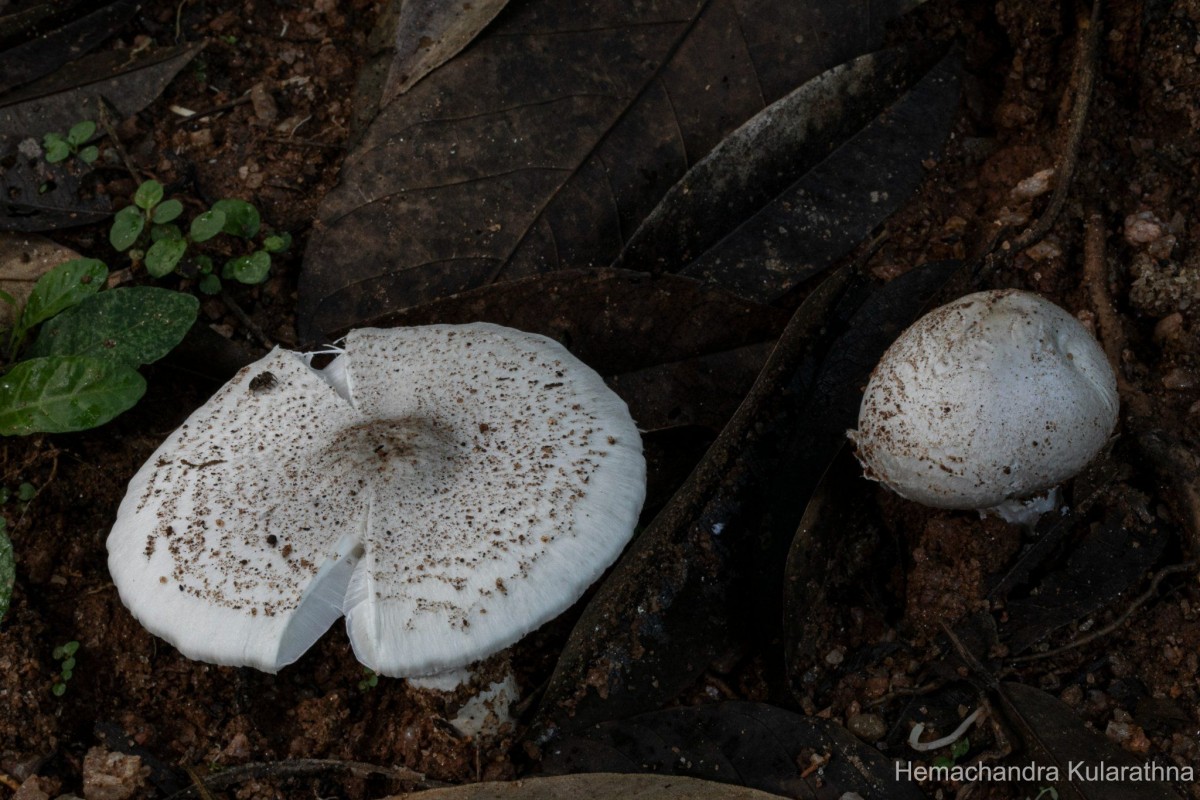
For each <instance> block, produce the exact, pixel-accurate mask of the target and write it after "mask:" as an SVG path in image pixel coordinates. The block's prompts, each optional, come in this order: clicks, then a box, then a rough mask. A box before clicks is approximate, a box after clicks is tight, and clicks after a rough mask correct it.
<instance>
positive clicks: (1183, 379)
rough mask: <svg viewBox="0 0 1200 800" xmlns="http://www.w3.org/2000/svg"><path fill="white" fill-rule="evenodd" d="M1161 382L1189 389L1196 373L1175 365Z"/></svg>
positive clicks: (1169, 386) (1193, 383) (1169, 385)
mask: <svg viewBox="0 0 1200 800" xmlns="http://www.w3.org/2000/svg"><path fill="white" fill-rule="evenodd" d="M1162 384H1163V387H1164V388H1166V389H1172V390H1175V391H1179V390H1181V389H1191V388H1192V387H1194V386H1195V385H1196V374H1195V373H1194V372H1192V371H1191V370H1190V369H1184V368H1183V367H1175V368H1174V369H1172V370H1171V371H1170V372H1168V373H1167V374H1166V375H1163V377H1162ZM1177 662H1178V660H1177ZM1177 662H1176V663H1177Z"/></svg>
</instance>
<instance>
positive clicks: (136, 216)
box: [108, 206, 146, 251]
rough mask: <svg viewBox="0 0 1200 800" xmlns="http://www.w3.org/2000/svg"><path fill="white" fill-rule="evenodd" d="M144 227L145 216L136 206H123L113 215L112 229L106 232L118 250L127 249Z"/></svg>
mask: <svg viewBox="0 0 1200 800" xmlns="http://www.w3.org/2000/svg"><path fill="white" fill-rule="evenodd" d="M145 227H146V217H145V215H144V214H142V211H141V209H140V208H138V207H137V206H125V208H122V209H121V210H120V211H118V212H117V214H116V216H114V217H113V225H112V230H110V231H109V232H108V241H109V242H111V243H112V246H113V247H115V248H116V249H118V250H121V251H124V250H128V249H129V248H130V247H132V246H133V243H134V242H136V241H137V238H138V237H139V236H141V235H142V229H143V228H145Z"/></svg>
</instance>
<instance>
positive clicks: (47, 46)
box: [0, 0, 138, 121]
mask: <svg viewBox="0 0 1200 800" xmlns="http://www.w3.org/2000/svg"><path fill="white" fill-rule="evenodd" d="M137 9H138V3H137V1H136V0H116V2H113V3H109V4H108V5H105V6H101V7H100V8H98V9H95V10H94V11H91V12H90V13H78V16H74V17H68V18H67V19H65V20H64V21H63V24H62V25H60V26H58V27H56V28H54V29H53V30H50V31H46V32H45V33H43V34H41V35H37V36H34V37H32V38H30V39H28V40H27V41H24V42H22V43H20V44H17V45H15V46H12V47H9V48H6V49H5V50H4V51H3V52H0V94H2V93H4V92H7V91H9V90H11V89H14V88H16V87H17V86H21V85H22V84H26V83H29V82H30V81H34V80H37V79H38V78H40V77H42V76H43V75H49V74H50V73H51V72H53V71H54V70H56V69H58V68H59V67H61V66H62V65H63V64H65V63H67V62H68V61H70V60H71V59H75V58H79V57H80V56H81V55H83V54H84V53H86V52H88V51H90V50H92V49H94V48H95V47H98V46H99V45H100V44H101V43H102V42H104V41H105V40H107V39H108V38H110V37H112V36H114V35H115V34H116V33H117V31H119V30H120V29H121V28H122V27H124V25H125V23H127V22H128V21H129V20H130V19H132V17H133V14H134V12H136V11H137ZM31 32H32V31H31ZM76 121H78V120H76Z"/></svg>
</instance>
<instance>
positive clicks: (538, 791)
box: [384, 774, 774, 800]
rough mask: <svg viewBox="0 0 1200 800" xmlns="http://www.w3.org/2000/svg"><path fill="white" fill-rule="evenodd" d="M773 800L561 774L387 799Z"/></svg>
mask: <svg viewBox="0 0 1200 800" xmlns="http://www.w3.org/2000/svg"><path fill="white" fill-rule="evenodd" d="M563 797H587V798H590V800H773V798H774V795H769V794H765V793H763V792H759V791H755V790H754V789H746V788H744V787H741V786H728V785H726V784H722V783H711V782H709V781H701V780H697V779H695V778H679V777H669V778H668V777H662V776H659V775H607V774H594V775H561V776H557V777H553V778H526V779H524V780H520V781H516V782H514V783H471V784H467V785H466V786H454V787H452V788H449V789H429V790H427V791H424V792H412V793H410V794H403V795H393V796H391V797H385V798H384V800H410V799H411V800H560V798H563Z"/></svg>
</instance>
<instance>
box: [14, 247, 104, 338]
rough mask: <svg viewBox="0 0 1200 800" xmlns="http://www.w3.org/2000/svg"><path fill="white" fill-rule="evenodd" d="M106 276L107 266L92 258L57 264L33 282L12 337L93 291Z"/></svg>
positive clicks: (97, 288) (90, 294) (79, 300)
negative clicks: (31, 290)
mask: <svg viewBox="0 0 1200 800" xmlns="http://www.w3.org/2000/svg"><path fill="white" fill-rule="evenodd" d="M107 279H108V267H106V266H104V262H103V261H97V260H96V259H94V258H76V259H73V260H71V261H65V262H63V263H62V264H59V265H58V266H57V267H55V268H54V269H52V270H50V271H49V272H47V273H46V274H45V275H43V276H42V277H40V278H38V282H37V283H35V284H34V285H33V292H32V293H30V295H29V299H28V300H26V301H25V310H24V311H22V312H21V322H20V324H18V325H17V330H16V332H15V338H16V339H17V340H20V339H21V338H23V337H24V335H25V332H26V331H28V330H29V329H30V328H32V327H33V326H34V325H37V324H38V323H39V322H44V321H45V320H47V319H50V317H53V316H54V315H55V314H57V313H59V312H60V311H63V310H64V309H67V308H70V307H71V306H73V305H75V304H76V303H79V302H81V301H82V300H84V299H85V298H87V297H90V296H92V295H94V294H95V293H96V292H98V291H100V287H101V286H103V285H104V281H105V280H107Z"/></svg>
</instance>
